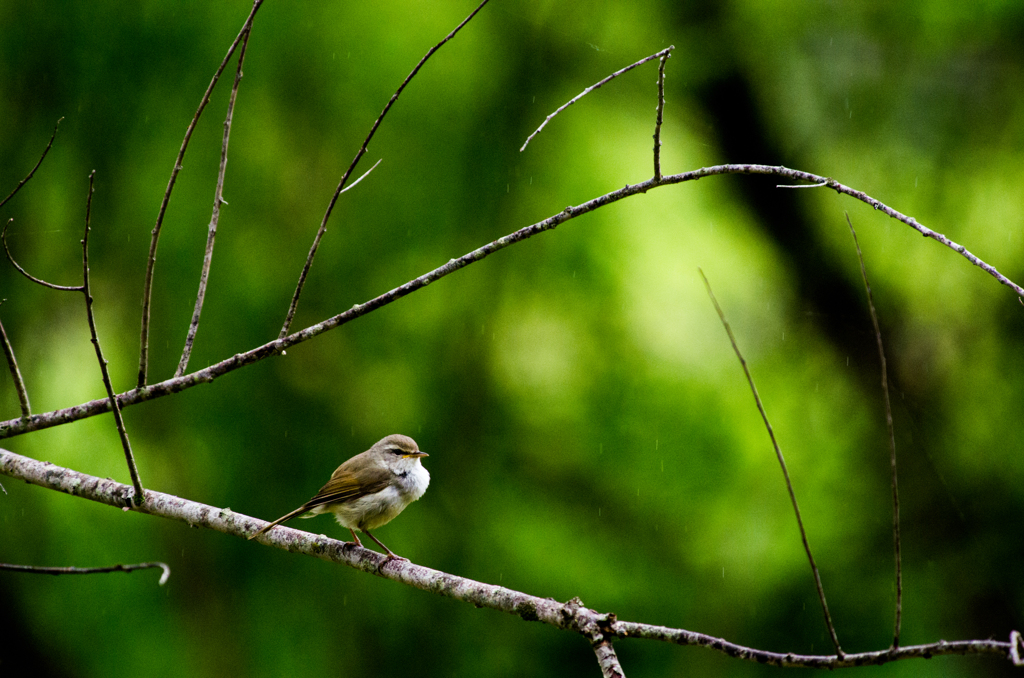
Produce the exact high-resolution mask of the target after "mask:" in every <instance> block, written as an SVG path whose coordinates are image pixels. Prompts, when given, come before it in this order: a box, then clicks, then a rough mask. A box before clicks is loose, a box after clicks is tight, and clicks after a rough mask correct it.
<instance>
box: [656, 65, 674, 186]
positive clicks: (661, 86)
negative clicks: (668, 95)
mask: <svg viewBox="0 0 1024 678" xmlns="http://www.w3.org/2000/svg"><path fill="white" fill-rule="evenodd" d="M669 49H672V47H669ZM670 56H672V55H671V54H665V55H664V56H663V57H661V63H660V64H658V107H657V111H658V117H657V121H656V122H655V123H654V180H655V181H661V123H662V120H663V119H664V114H665V62H667V61H668V58H669V57H670Z"/></svg>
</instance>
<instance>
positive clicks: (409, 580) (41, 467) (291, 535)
mask: <svg viewBox="0 0 1024 678" xmlns="http://www.w3.org/2000/svg"><path fill="white" fill-rule="evenodd" d="M0 474H3V475H7V476H9V477H11V478H17V479H19V480H23V481H25V482H28V483H31V484H33V485H38V486H40V487H45V488H48V489H51V490H56V491H58V492H65V493H67V494H70V495H73V496H76V497H81V498H83V499H88V500H90V501H95V502H99V503H102V504H107V505H109V506H114V507H117V508H120V509H123V510H124V509H130V497H131V494H132V488H131V487H129V486H127V485H123V484H121V483H118V482H115V481H113V480H110V479H109V478H107V479H105V478H98V477H96V476H90V475H86V474H84V473H79V472H78V471H73V470H70V469H66V468H62V467H60V466H55V465H54V464H50V463H45V462H41V461H36V460H35V459H29V458H28V457H23V456H21V455H18V454H14V453H13V452H9V451H8V450H5V449H2V448H0ZM135 510H136V511H137V512H139V513H145V514H149V515H153V516H159V517H161V518H168V519H171V520H177V521H181V522H184V523H187V524H188V525H190V526H191V527H199V528H206V529H210V530H215V531H217V532H221V533H224V534H229V535H232V536H236V537H239V538H240V539H246V538H248V536H249V535H251V534H252V533H253V532H255V531H256V530H258V529H259V528H260V527H261V526H263V525H264V524H265V523H264V521H262V520H259V519H257V518H251V517H249V516H246V515H244V514H241V513H235V512H234V511H232V510H231V509H227V508H218V507H216V506H209V505H207V504H200V503H199V502H194V501H191V500H189V499H185V498H182V497H176V496H174V495H170V494H164V493H162V492H154V491H153V490H147V491H146V502H145V503H144V504H143V505H142V506H141V507H139V508H137V509H135ZM260 541H261V543H263V544H265V545H267V546H273V547H275V548H279V549H282V550H286V551H290V552H293V553H300V554H303V555H307V556H313V557H314V558H319V559H321V560H325V561H328V562H333V563H338V564H340V565H346V566H348V567H352V568H354V569H357V570H360V571H363V572H366V573H367V574H372V575H374V576H378V577H381V578H383V579H390V580H392V581H395V582H398V583H401V584H405V585H406V586H411V587H413V588H417V589H420V590H422V591H427V592H430V593H433V594H436V595H440V596H444V597H446V598H452V599H454V600H458V601H461V602H465V603H469V604H471V605H474V606H476V607H486V608H489V609H492V610H497V611H500V612H504V613H506V614H510V615H513V616H516V617H519V618H521V619H523V620H526V621H533V622H541V623H543V624H546V625H549V626H552V627H555V628H558V629H564V630H570V631H574V632H577V633H581V634H583V635H584V636H585V637H587V638H588V640H589V639H591V638H592V637H593V632H592V630H593V629H595V628H597V629H599V630H600V633H601V635H602V637H604V638H608V639H625V638H644V639H648V640H656V641H662V642H667V643H673V644H676V645H695V646H699V647H705V648H708V649H712V650H715V651H717V652H720V653H722V654H724V655H726V656H729V657H734V658H736V659H742V660H744V661H750V662H756V663H759V664H769V665H772V666H784V667H805V668H819V669H838V668H848V667H854V666H867V665H880V664H887V663H889V662H892V661H897V660H904V659H910V658H924V657H936V656H939V655H967V654H971V655H981V654H988V655H996V656H999V657H1002V658H1003V659H1005V660H1008V661H1012V660H1013V659H1014V658H1017V659H1019V656H1020V653H1021V650H1020V648H1016V645H1018V644H1020V643H1021V640H1020V635H1019V634H1018V633H1017V632H1016V631H1014V632H1012V633H1011V635H1010V639H1011V642H1006V641H998V640H992V639H986V640H960V641H951V642H947V641H944V640H943V641H939V642H936V643H931V644H928V645H913V646H906V647H901V648H898V649H892V648H888V649H885V650H878V651H875V652H860V653H857V654H847V655H844V656H842V657H840V656H838V655H800V654H793V653H782V652H769V651H767V650H758V649H755V648H751V647H745V646H743V645H737V644H736V643H732V642H730V641H728V640H725V639H723V638H717V637H715V636H710V635H707V634H704V633H697V632H694V631H688V630H686V629H674V628H668V627H665V626H657V625H654V624H643V623H638V622H629V621H619V620H618V619H616V618H615V615H614V614H612V613H599V612H597V611H595V610H591V609H588V608H585V607H583V606H582V604H580V603H579V601H578V600H575V601H570V602H568V603H560V602H558V601H555V600H553V599H551V598H541V597H540V596H533V595H530V594H527V593H522V592H520V591H515V590H513V589H508V588H505V587H503V586H495V585H493V584H487V583H484V582H479V581H474V580H472V579H467V578H465V577H459V576H456V575H453V574H448V573H446V572H439V571H437V570H433V569H431V568H428V567H423V566H421V565H416V564H415V563H411V562H408V561H401V560H395V559H389V558H388V557H387V556H385V555H384V554H381V553H377V552H375V551H372V550H370V549H365V548H359V547H357V546H355V545H354V544H352V543H349V542H343V541H339V540H336V539H329V538H328V537H326V536H324V535H315V534H311V533H309V532H302V531H300V530H296V529H293V528H290V527H282V528H279V529H276V530H274V531H272V532H269V533H267V534H264V535H263V536H262V537H261V538H260ZM588 633H589V635H588ZM1021 647H1022V648H1024V646H1021Z"/></svg>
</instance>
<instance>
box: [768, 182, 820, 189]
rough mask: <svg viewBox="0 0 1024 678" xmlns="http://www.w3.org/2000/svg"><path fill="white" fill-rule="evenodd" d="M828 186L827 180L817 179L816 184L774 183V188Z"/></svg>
mask: <svg viewBox="0 0 1024 678" xmlns="http://www.w3.org/2000/svg"><path fill="white" fill-rule="evenodd" d="M823 186H828V181H819V182H818V183H816V184H775V188H822V187H823Z"/></svg>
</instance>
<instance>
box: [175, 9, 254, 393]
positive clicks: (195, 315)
mask: <svg viewBox="0 0 1024 678" xmlns="http://www.w3.org/2000/svg"><path fill="white" fill-rule="evenodd" d="M251 29H252V25H251V24H250V25H249V26H247V27H246V28H244V29H242V30H243V33H244V37H243V38H242V47H241V49H239V50H238V68H237V69H236V71H235V84H234V85H233V86H232V87H231V96H230V98H229V99H228V112H227V116H226V117H225V119H224V139H223V141H222V142H221V147H220V169H219V170H218V171H217V187H216V188H215V189H214V191H213V214H211V215H210V226H209V228H208V229H207V235H206V254H205V255H203V270H202V272H201V273H200V274H199V293H198V294H197V295H196V305H195V309H194V310H193V311H192V321H191V322H190V323H189V326H188V333H187V335H186V337H185V348H184V349H182V352H181V360H179V361H178V369H177V370H175V372H174V376H176V377H180V376H181V375H183V374H185V370H186V369H188V360H189V357H190V356H191V355H192V345H193V344H194V343H195V340H196V332H198V331H199V316H200V315H201V314H202V312H203V301H204V300H205V299H206V282H207V280H209V278H210V265H211V264H212V263H213V244H214V241H215V240H216V238H217V224H219V223H220V206H221V205H226V204H227V203H226V202H225V201H224V175H225V174H226V172H227V168H228V141H229V140H230V139H231V121H232V119H233V118H234V113H235V101H236V99H237V98H238V86H239V85H240V84H241V82H242V65H243V64H244V63H245V48H246V47H248V45H249V35H250V33H251Z"/></svg>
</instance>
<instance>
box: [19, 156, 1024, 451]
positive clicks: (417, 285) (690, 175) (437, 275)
mask: <svg viewBox="0 0 1024 678" xmlns="http://www.w3.org/2000/svg"><path fill="white" fill-rule="evenodd" d="M721 174H767V175H774V176H781V177H786V178H788V179H792V180H795V181H810V182H826V183H827V185H828V186H829V187H830V188H832V189H833V190H835V191H836V192H838V193H843V194H846V195H850V196H852V197H855V198H857V199H858V200H862V201H863V202H866V203H868V204H869V205H871V206H873V207H874V208H875V209H877V210H881V211H883V212H885V213H886V214H888V215H889V216H891V217H893V218H894V219H898V220H899V221H902V222H903V223H906V224H908V225H911V226H913V227H914V228H916V229H918V230H920V229H924V230H925V231H927V234H932V236H931V237H933V238H934V239H936V240H938V241H939V242H945V243H950V246H951V248H952V249H953V250H954V251H957V252H960V253H961V254H963V255H964V257H966V258H967V259H968V261H971V262H972V263H974V264H975V265H977V266H979V267H980V268H982V269H983V270H985V271H986V272H988V273H989V274H990V275H992V276H993V277H994V278H996V279H997V280H999V281H1000V282H1001V283H1003V284H1004V285H1006V286H1008V287H1010V288H1012V289H1013V290H1014V291H1015V292H1017V293H1018V294H1019V295H1021V296H1022V297H1024V289H1022V288H1021V287H1020V286H1019V285H1017V284H1016V283H1014V282H1013V281H1011V280H1009V279H1008V278H1006V277H1005V276H1003V275H1002V274H1001V273H999V271H997V270H996V269H995V268H994V267H993V266H991V265H989V264H987V263H985V262H983V261H981V260H980V259H978V258H977V257H975V256H974V255H973V254H971V253H970V252H967V250H966V248H964V247H962V246H961V245H957V244H956V243H951V241H949V240H948V239H946V238H945V236H943V235H941V234H939V233H935V232H934V231H930V230H928V229H926V228H925V227H924V226H921V225H920V224H918V223H917V221H916V220H914V219H913V218H912V217H907V216H904V215H903V214H901V213H899V212H897V211H896V210H894V209H892V208H891V207H888V206H886V205H884V204H882V203H881V202H879V201H877V200H875V199H874V198H872V197H871V196H869V195H867V194H865V193H862V192H860V191H855V190H854V189H852V188H849V187H847V186H844V185H843V184H840V183H839V182H837V181H834V180H832V179H826V178H825V177H820V176H818V175H816V174H810V173H809V172H802V171H800V170H793V169H789V168H787V167H773V166H770V165H716V166H714V167H704V168H702V169H699V170H694V171H692V172H684V173H682V174H672V175H669V176H665V177H662V179H661V181H654V179H648V180H647V181H644V182H641V183H639V184H626V186H625V187H623V188H620V189H618V190H617V191H613V192H611V193H608V194H605V195H602V196H600V197H598V198H594V199H593V200H590V201H587V202H585V203H582V204H581V205H579V206H576V207H573V206H569V207H566V208H565V209H564V210H562V211H561V212H559V213H558V214H555V215H553V216H551V217H548V218H547V219H544V220H543V221H538V222H537V223H535V224H532V225H530V226H526V227H524V228H521V229H519V230H518V231H514V232H513V233H510V234H508V235H506V236H503V237H501V238H498V239H497V240H494V241H492V242H489V243H487V244H486V245H484V246H482V247H479V248H477V249H475V250H473V251H471V252H468V253H467V254H464V255H462V256H461V257H458V258H457V259H451V260H449V261H448V263H446V264H444V265H443V266H439V267H437V268H435V269H434V270H432V271H429V272H428V273H424V274H423V275H421V276H419V277H418V278H413V279H412V280H410V281H409V282H407V283H405V284H404V285H400V286H399V287H396V288H394V289H392V290H391V291H389V292H385V293H384V294H381V295H380V296H377V297H375V298H373V299H370V300H369V301H367V302H365V303H362V304H356V305H355V306H353V307H352V308H350V309H349V310H347V311H345V312H343V313H339V314H337V315H335V316H333V317H331V318H328V319H327V320H324V321H323V322H319V323H317V324H315V325H310V326H309V327H307V328H305V329H303V330H300V331H298V332H295V333H294V334H290V335H288V336H287V337H284V338H282V339H276V340H275V341H271V342H268V343H266V344H263V345H262V346H258V347H256V348H254V349H251V350H249V351H246V352H245V353H238V354H236V355H234V356H232V357H230V358H227V359H226V360H222V361H220V362H219V363H215V364H213V365H210V366H209V367H207V368H205V369H202V370H198V371H196V372H192V373H191V374H186V375H183V376H181V377H175V378H172V379H168V380H166V381H163V382H160V383H158V384H154V385H152V386H147V387H144V388H137V389H134V390H132V391H129V392H127V393H123V394H121V395H120V396H118V402H119V403H120V405H121V407H127V406H129V405H134V404H136V403H140V402H145V401H147V400H152V399H154V398H159V397H161V396H165V395H169V394H171V393H177V392H179V391H183V390H185V389H187V388H191V387H193V386H196V385H198V384H205V383H209V382H211V381H213V380H214V379H216V378H217V377H221V376H223V375H225V374H228V373H229V372H233V371H235V370H237V369H238V368H240V367H245V366H246V365H250V364H252V363H254V362H258V361H260V360H264V359H265V358H269V357H271V356H274V355H278V354H280V353H281V352H282V351H284V350H285V349H287V348H289V347H291V346H294V345H295V344H299V343H302V342H304V341H308V340H309V339H312V338H313V337H316V336H318V335H320V334H323V333H324V332H328V331H330V330H333V329H334V328H336V327H341V326H342V325H344V324H346V323H349V322H351V321H353V320H355V319H356V318H360V317H362V316H364V315H366V314H367V313H370V312H372V311H375V310H377V309H378V308H380V307H382V306H387V305H388V304H390V303H392V302H394V301H397V300H398V299H401V298H402V297H405V296H407V295H409V294H411V293H413V292H415V291H416V290H418V289H421V288H423V287H426V286H427V285H429V284H431V283H433V282H436V281H437V280H440V279H441V278H444V277H445V276H447V275H450V274H452V273H454V272H455V271H458V270H459V269H461V268H465V267H466V266H469V265H470V264H473V263H475V262H477V261H480V260H481V259H485V258H487V257H488V256H490V255H492V254H494V253H495V252H498V251H499V250H503V249H505V248H506V247H509V246H510V245H514V244H515V243H517V242H520V241H523V240H526V239H527V238H531V237H533V236H535V235H537V234H538V233H543V232H544V231H550V230H552V229H554V228H556V227H558V226H559V225H561V224H563V223H565V222H566V221H569V220H570V219H574V218H576V217H579V216H582V215H584V214H587V213H588V212H592V211H594V210H595V209H598V208H599V207H602V206H604V205H608V204H611V203H614V202H618V201H619V200H623V199H625V198H629V197H631V196H634V195H639V194H641V193H646V192H647V191H649V190H652V189H656V188H660V187H662V186H669V185H672V184H680V183H684V182H688V181H695V180H697V179H701V178H703V177H708V176H716V175H721ZM927 234H926V235H927ZM109 408H110V403H109V401H108V400H106V399H103V400H93V401H90V402H87V403H82V404H81V405H76V406H74V407H69V408H65V409H62V410H55V411H53V412H47V413H45V414H37V415H33V416H32V417H29V418H28V419H10V420H7V421H3V422H0V439H2V438H10V437H12V436H16V435H21V434H22V433H28V432H29V431H36V430H39V429H44V428H50V427H51V426H57V425H59V424H63V423H65V422H68V421H78V420H79V419H85V418H86V417H92V416H95V415H97V414H102V413H103V412H107V411H109Z"/></svg>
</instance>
